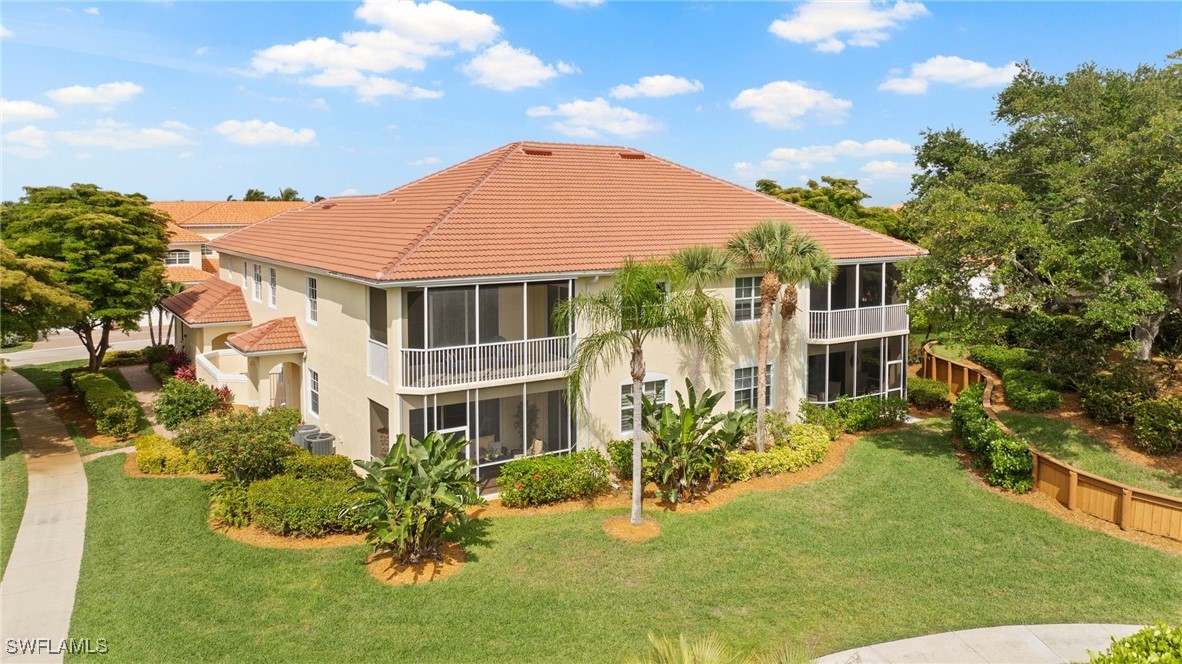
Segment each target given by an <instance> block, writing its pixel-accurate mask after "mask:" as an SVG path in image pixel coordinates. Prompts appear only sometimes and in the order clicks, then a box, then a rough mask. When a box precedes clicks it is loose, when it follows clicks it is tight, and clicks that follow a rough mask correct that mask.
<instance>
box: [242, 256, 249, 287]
mask: <svg viewBox="0 0 1182 664" xmlns="http://www.w3.org/2000/svg"><path fill="white" fill-rule="evenodd" d="M249 281H250V277H248V276H247V274H246V261H242V290H246V284H247V283H248V282H249Z"/></svg>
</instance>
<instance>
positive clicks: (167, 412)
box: [152, 378, 233, 431]
mask: <svg viewBox="0 0 1182 664" xmlns="http://www.w3.org/2000/svg"><path fill="white" fill-rule="evenodd" d="M232 398H233V395H232V394H230V391H229V389H226V388H223V389H221V390H215V389H214V388H212V387H210V386H208V385H206V384H204V383H198V382H196V381H186V380H182V379H179V378H170V379H169V380H168V381H166V382H165V383H164V387H162V388H161V389H160V393H159V394H157V395H156V400H155V402H153V404H152V407H153V408H154V409H155V411H156V419H157V420H159V422H160V424H162V425H164V427H166V428H168V429H169V430H172V431H175V430H176V429H177V428H178V427H179V426H180V425H181V424H184V423H185V422H188V421H189V420H193V419H197V418H198V417H201V416H202V415H207V414H209V413H212V412H215V411H216V412H225V411H228V410H230V402H231V400H232Z"/></svg>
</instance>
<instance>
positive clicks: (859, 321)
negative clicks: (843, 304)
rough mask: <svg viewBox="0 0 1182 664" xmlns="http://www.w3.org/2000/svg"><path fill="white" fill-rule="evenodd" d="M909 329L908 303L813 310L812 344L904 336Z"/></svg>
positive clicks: (811, 316)
mask: <svg viewBox="0 0 1182 664" xmlns="http://www.w3.org/2000/svg"><path fill="white" fill-rule="evenodd" d="M909 327H910V321H909V320H908V316H907V304H906V303H903V304H888V305H886V306H880V307H861V308H858V309H842V310H840V311H810V312H809V341H833V340H838V339H855V338H858V337H866V336H878V335H883V334H890V333H905V332H907V330H908V328H909Z"/></svg>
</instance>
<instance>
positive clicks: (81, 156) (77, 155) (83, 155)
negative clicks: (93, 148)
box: [74, 152, 94, 161]
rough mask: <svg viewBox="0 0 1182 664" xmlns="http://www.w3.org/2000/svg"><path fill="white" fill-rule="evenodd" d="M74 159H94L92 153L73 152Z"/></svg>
mask: <svg viewBox="0 0 1182 664" xmlns="http://www.w3.org/2000/svg"><path fill="white" fill-rule="evenodd" d="M74 158H75V159H77V160H78V161H90V160H91V159H94V153H93V152H75V153H74Z"/></svg>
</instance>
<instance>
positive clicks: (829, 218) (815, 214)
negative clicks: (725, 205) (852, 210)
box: [637, 150, 927, 253]
mask: <svg viewBox="0 0 1182 664" xmlns="http://www.w3.org/2000/svg"><path fill="white" fill-rule="evenodd" d="M637 152H639V153H641V154H643V155H646V156H648V157H651V158H652V159H656V160H658V161H660V162H662V163H665V164H668V165H670V166H675V167H677V168H680V169H682V170H685V171H688V172H690V173H694V174H697V175H700V176H702V177H704V178H707V179H710V180H714V181H715V182H719V183H722V184H725V185H728V186H730V187H734V188H735V189H740V190H742V191H745V192H747V193H749V194H755V195H757V196H762V197H764V198H766V199H768V200H771V201H775V202H776V203H779V204H780V205H783V206H785V207H789V208H792V209H794V210H796V211H798V212H804V213H805V214H808V215H810V216H813V217H820V218H821V219H824V220H826V221H833V222H837V223H838V224H840V225H844V226H849V227H851V228H854V229H856V230H858V231H861V232H863V233H868V234H870V235H873V236H875V237H879V238H882V239H884V240H889V241H891V242H894V243H896V244H899V245H901V246H902V247H904V248H907V249H919V250H920V251H921V252H923V253H927V251H926V250H925V249H924V248H923V247H919V246H917V245H914V244H911V243H910V242H904V241H903V240H900V239H898V238H894V237H891V236H889V235H886V234H885V233H879V232H878V231H872V230H870V229H869V228H866V227H865V226H859V225H857V224H855V223H853V222H851V221H846V220H845V219H838V218H837V217H834V216H831V215H827V214H825V213H823V212H817V211H816V210H812V209H809V208H806V207H805V206H803V205H797V204H796V203H789V202H788V201H786V200H784V199H782V198H776V197H775V196H769V195H768V194H765V193H763V192H762V191H759V190H757V189H748V188H747V187H744V186H743V185H740V184H735V183H734V182H730V181H729V180H723V179H722V178H720V177H717V176H714V175H710V174H709V173H704V172H702V171H699V170H697V169H693V168H690V167H689V166H685V165H683V164H679V163H677V162H674V161H669V160H668V159H663V158H661V157H658V156H656V155H653V154H649V153H647V152H645V151H643V150H637Z"/></svg>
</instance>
